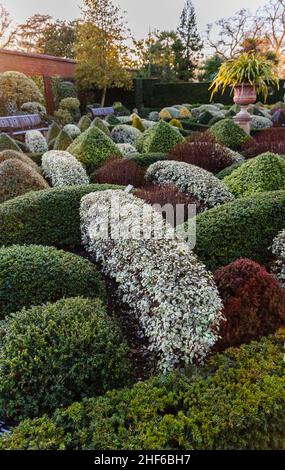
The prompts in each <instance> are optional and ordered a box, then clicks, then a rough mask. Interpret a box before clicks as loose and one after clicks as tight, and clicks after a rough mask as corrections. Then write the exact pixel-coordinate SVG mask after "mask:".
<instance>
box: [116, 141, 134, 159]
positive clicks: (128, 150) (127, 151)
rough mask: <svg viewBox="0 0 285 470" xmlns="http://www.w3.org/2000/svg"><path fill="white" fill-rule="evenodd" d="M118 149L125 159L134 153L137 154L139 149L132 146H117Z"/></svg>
mask: <svg viewBox="0 0 285 470" xmlns="http://www.w3.org/2000/svg"><path fill="white" fill-rule="evenodd" d="M116 145H117V147H118V149H119V150H120V152H121V154H122V155H123V157H128V156H130V155H131V154H132V153H136V152H137V149H136V147H134V146H133V145H131V144H116Z"/></svg>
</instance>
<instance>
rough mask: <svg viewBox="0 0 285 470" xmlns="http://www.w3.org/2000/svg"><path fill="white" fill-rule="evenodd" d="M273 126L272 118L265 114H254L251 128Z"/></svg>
mask: <svg viewBox="0 0 285 470" xmlns="http://www.w3.org/2000/svg"><path fill="white" fill-rule="evenodd" d="M272 126H273V122H272V121H271V119H269V118H267V117H263V116H252V118H251V129H269V127H272Z"/></svg>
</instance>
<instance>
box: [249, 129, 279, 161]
mask: <svg viewBox="0 0 285 470" xmlns="http://www.w3.org/2000/svg"><path fill="white" fill-rule="evenodd" d="M265 152H271V153H277V154H278V155H285V128H282V127H271V128H270V129H264V130H263V131H259V132H257V133H256V134H255V135H254V138H252V139H250V140H249V141H248V142H245V143H244V145H243V147H242V154H243V156H244V157H245V158H253V157H256V156H257V155H261V154H262V153H265Z"/></svg>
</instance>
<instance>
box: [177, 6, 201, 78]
mask: <svg viewBox="0 0 285 470" xmlns="http://www.w3.org/2000/svg"><path fill="white" fill-rule="evenodd" d="M177 33H178V40H177V41H176V43H175V45H174V47H173V49H174V52H175V56H176V60H175V63H176V72H177V76H178V78H179V79H181V80H186V81H187V80H189V79H191V78H193V75H194V70H195V68H196V67H197V64H198V60H199V58H200V57H201V51H202V49H203V42H202V40H201V37H200V35H199V33H198V29H197V21H196V13H195V8H194V5H193V3H192V0H186V1H185V5H184V8H183V11H182V14H181V17H180V24H179V26H178V29H177Z"/></svg>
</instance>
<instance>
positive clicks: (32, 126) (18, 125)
mask: <svg viewBox="0 0 285 470" xmlns="http://www.w3.org/2000/svg"><path fill="white" fill-rule="evenodd" d="M30 130H37V131H40V132H46V131H47V130H48V125H47V123H45V122H43V121H42V118H41V116H40V115H39V114H25V115H21V116H4V117H0V132H3V133H5V134H9V135H10V136H11V137H13V136H17V135H23V134H25V133H26V132H27V131H30Z"/></svg>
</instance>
